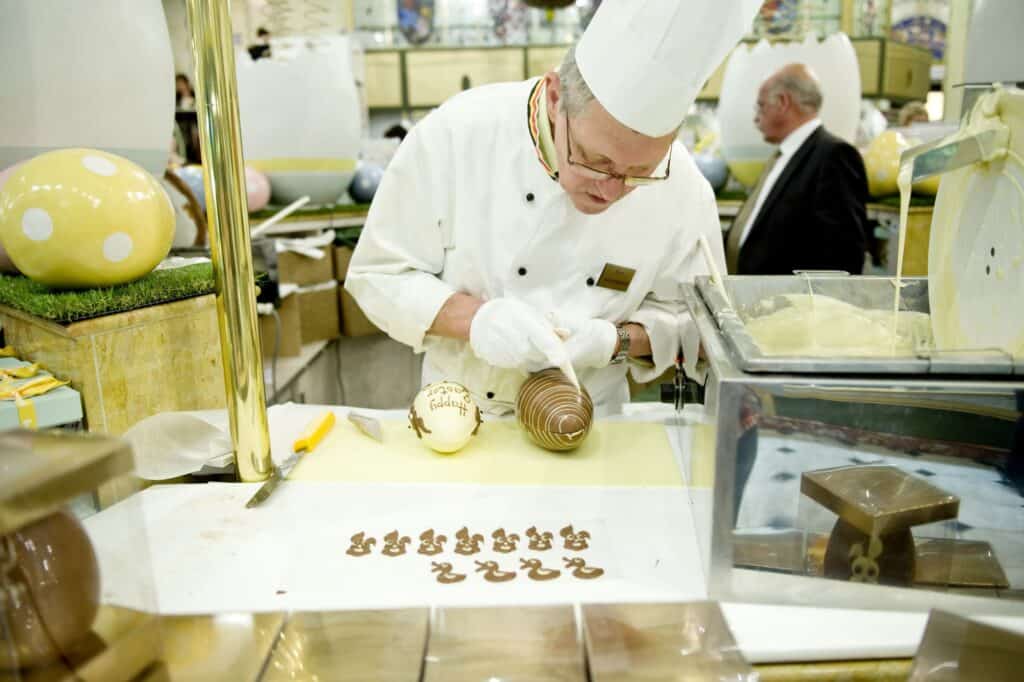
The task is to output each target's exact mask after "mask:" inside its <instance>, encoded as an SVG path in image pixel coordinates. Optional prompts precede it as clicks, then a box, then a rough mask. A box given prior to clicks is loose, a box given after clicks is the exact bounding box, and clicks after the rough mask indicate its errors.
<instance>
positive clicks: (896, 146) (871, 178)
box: [864, 130, 910, 197]
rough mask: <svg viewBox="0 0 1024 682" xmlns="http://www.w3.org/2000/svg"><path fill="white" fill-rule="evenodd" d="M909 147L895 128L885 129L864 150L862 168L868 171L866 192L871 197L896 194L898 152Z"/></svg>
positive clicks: (898, 164)
mask: <svg viewBox="0 0 1024 682" xmlns="http://www.w3.org/2000/svg"><path fill="white" fill-rule="evenodd" d="M908 147H910V143H908V142H907V138H905V137H903V135H902V134H901V133H899V132H897V131H895V130H886V131H885V132H884V133H882V134H881V135H879V136H878V137H876V138H875V139H874V140H872V141H871V144H870V145H868V148H867V151H866V152H864V169H865V170H866V171H867V172H868V192H869V193H870V194H871V196H873V197H885V196H891V195H893V194H897V193H898V192H899V188H898V187H897V186H896V175H897V174H898V173H899V172H900V154H902V153H903V150H904V149H907V148H908Z"/></svg>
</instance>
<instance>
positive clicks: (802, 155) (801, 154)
mask: <svg viewBox="0 0 1024 682" xmlns="http://www.w3.org/2000/svg"><path fill="white" fill-rule="evenodd" d="M821 128H822V127H821V126H818V127H817V128H816V129H815V130H814V132H813V133H811V134H810V135H808V136H807V139H806V140H804V143H803V144H802V145H800V148H799V149H797V150H796V153H795V154H793V156H791V157H790V159H789V162H788V163H786V167H785V168H783V169H782V174H781V175H779V179H778V180H776V181H775V184H774V185H772V191H771V192H769V194H768V197H767V198H766V199H765V200H764V204H763V205H762V206H761V210H760V211H758V213H757V218H755V220H754V224H753V225H751V226H750V234H754V230H756V229H757V225H758V223H760V222H761V221H762V220H763V219H764V217H765V216H766V215H768V214H769V211H771V208H772V204H774V203H775V202H776V201H778V199H779V197H780V196H782V191H783V190H784V189H785V188H786V184H788V183H789V181H790V179H791V178H792V177H793V174H794V173H796V171H797V169H798V168H800V167H801V166H802V165H803V164H804V162H805V161H807V157H808V156H810V155H811V151H812V150H813V149H814V145H815V143H816V142H817V141H818V137H819V136H820V135H821ZM748 239H749V237H748Z"/></svg>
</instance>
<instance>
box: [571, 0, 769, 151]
mask: <svg viewBox="0 0 1024 682" xmlns="http://www.w3.org/2000/svg"><path fill="white" fill-rule="evenodd" d="M762 1H763V0H605V1H604V2H603V3H602V4H601V6H600V8H598V10H597V13H596V14H595V15H594V18H593V20H591V22H590V25H589V26H588V27H587V30H586V32H584V34H583V37H582V38H580V40H579V42H578V43H577V45H576V64H577V66H578V67H579V70H580V74H581V75H582V76H583V79H584V80H585V81H586V82H587V85H588V86H589V87H590V90H591V92H593V93H594V97H596V98H597V101H599V102H600V103H601V105H602V106H603V107H604V108H605V109H606V110H607V111H608V113H609V114H611V115H612V116H613V117H615V119H616V120H617V121H619V122H620V123H622V124H623V125H625V126H628V127H630V128H632V129H633V130H636V131H638V132H641V133H643V134H644V135H648V136H650V137H660V136H662V135H667V134H669V133H671V132H672V131H673V130H675V128H676V127H677V126H678V125H679V124H680V123H682V121H683V118H684V117H685V116H686V112H687V111H688V110H689V108H690V105H691V104H693V102H694V100H695V99H696V98H697V93H699V92H700V89H701V88H702V87H703V86H704V82H705V81H706V80H707V79H708V77H710V76H711V74H712V73H713V72H714V70H715V68H716V67H717V66H718V65H719V64H720V63H721V62H722V60H723V59H725V57H726V55H727V54H729V51H730V50H731V49H732V48H733V47H735V45H736V43H738V42H739V41H740V39H741V38H742V37H743V36H744V35H745V34H746V33H747V31H748V30H749V29H750V26H751V22H752V21H753V20H754V16H755V14H756V13H757V10H758V9H759V8H760V7H761V3H762Z"/></svg>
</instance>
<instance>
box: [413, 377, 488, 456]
mask: <svg viewBox="0 0 1024 682" xmlns="http://www.w3.org/2000/svg"><path fill="white" fill-rule="evenodd" d="M481 423H482V420H481V418H480V408H479V407H477V405H476V403H475V402H474V401H473V396H472V395H470V393H469V391H468V390H467V389H466V387H465V386H463V385H462V384H457V383H455V382H453V381H439V382H437V383H434V384H429V385H427V386H424V387H423V389H422V390H421V391H420V392H419V393H418V394H417V395H416V399H415V400H414V401H413V403H412V407H411V408H410V409H409V424H410V425H411V426H412V429H413V431H415V432H416V437H417V438H419V439H420V440H421V441H423V443H424V444H426V445H427V447H429V448H431V449H432V450H435V451H437V452H440V453H442V454H451V453H454V452H458V451H459V450H461V449H462V448H464V447H465V446H466V444H467V443H468V442H469V440H470V438H472V437H473V436H475V435H476V433H477V431H479V429H480V424H481Z"/></svg>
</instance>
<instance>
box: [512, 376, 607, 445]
mask: <svg viewBox="0 0 1024 682" xmlns="http://www.w3.org/2000/svg"><path fill="white" fill-rule="evenodd" d="M516 417H517V418H518V419H519V423H520V424H521V425H522V427H523V428H524V429H526V433H528V434H530V438H531V439H532V440H533V442H534V443H536V444H537V445H539V446H541V447H542V448H547V449H548V450H555V451H565V450H575V449H576V448H578V447H579V446H580V445H582V444H583V441H584V440H586V438H587V434H588V433H590V425H591V424H592V423H593V421H594V401H593V400H591V399H590V394H589V393H587V390H586V389H585V388H583V387H582V386H581V387H580V390H576V388H575V387H574V386H573V385H572V384H571V383H569V380H568V379H566V377H565V375H564V374H562V371H561V370H559V369H556V368H551V369H546V370H544V371H542V372H537V373H536V374H534V375H533V376H531V377H530V378H529V379H527V380H526V382H525V383H524V384H523V387H522V388H521V389H519V395H518V396H517V397H516Z"/></svg>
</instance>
